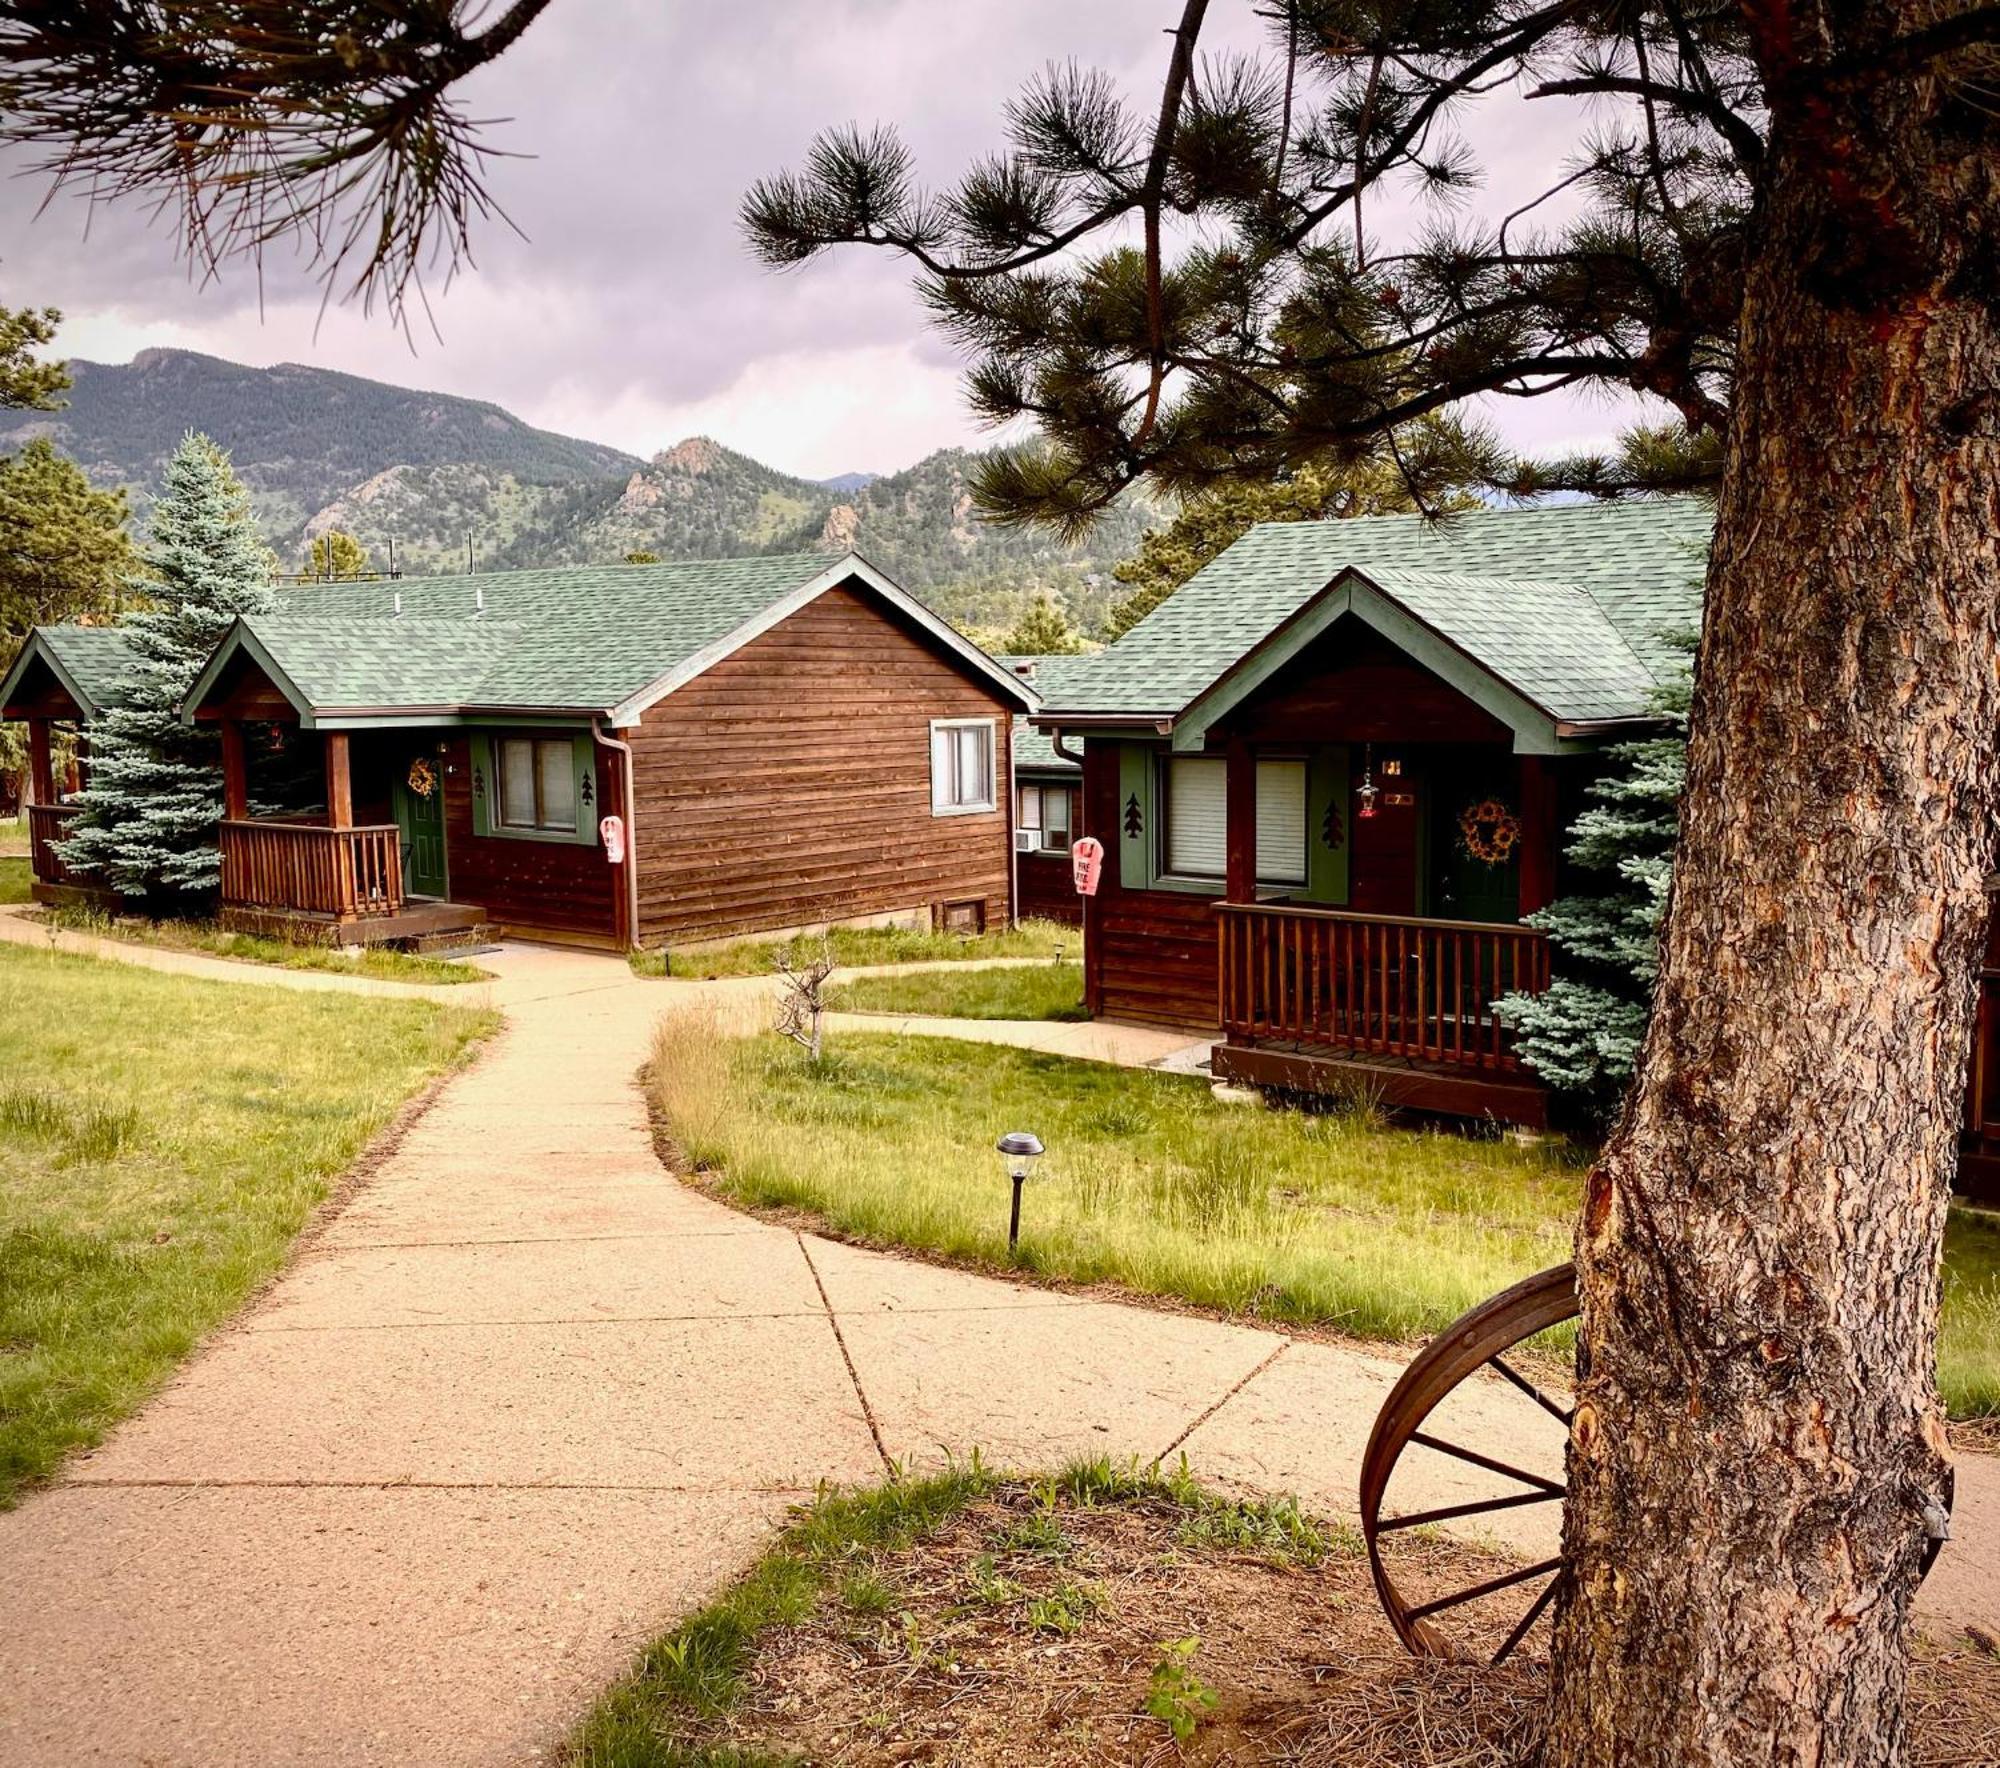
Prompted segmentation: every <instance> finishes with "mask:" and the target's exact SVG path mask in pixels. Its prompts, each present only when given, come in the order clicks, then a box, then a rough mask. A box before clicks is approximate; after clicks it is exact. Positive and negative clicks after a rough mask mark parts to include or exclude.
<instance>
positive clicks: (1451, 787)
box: [1427, 751, 1521, 922]
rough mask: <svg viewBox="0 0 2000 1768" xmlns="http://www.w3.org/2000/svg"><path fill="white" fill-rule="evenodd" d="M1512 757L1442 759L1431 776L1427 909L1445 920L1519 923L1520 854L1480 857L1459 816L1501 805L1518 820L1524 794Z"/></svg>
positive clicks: (1477, 755) (1471, 755)
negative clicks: (1475, 808)
mask: <svg viewBox="0 0 2000 1768" xmlns="http://www.w3.org/2000/svg"><path fill="white" fill-rule="evenodd" d="M1515 771H1516V770H1515V768H1514V766H1513V757H1512V756H1503V757H1498V758H1496V757H1494V756H1492V755H1490V754H1487V753H1485V752H1482V751H1472V752H1470V753H1467V752H1463V751H1460V752H1453V753H1450V754H1447V755H1444V756H1441V757H1439V758H1438V761H1437V762H1436V763H1434V765H1433V766H1432V769H1431V774H1430V781H1429V785H1430V807H1429V808H1430V817H1429V836H1430V843H1429V845H1430V853H1431V866H1430V902H1429V905H1428V909H1427V912H1428V913H1429V914H1431V915H1433V916H1435V917H1437V918H1438V919H1439V920H1444V921H1500V922H1507V921H1518V920H1519V919H1520V918H1521V856H1520V854H1519V852H1518V851H1515V852H1513V853H1510V854H1509V856H1508V857H1507V859H1506V860H1505V861H1504V862H1503V863H1501V864H1497V865H1496V864H1494V863H1492V862H1491V861H1489V860H1484V859H1480V858H1479V857H1477V856H1476V855H1475V854H1473V853H1472V852H1470V851H1469V850H1468V848H1467V846H1466V841H1465V835H1464V832H1463V830H1462V828H1461V826H1460V822H1459V819H1460V817H1461V816H1462V815H1463V814H1464V813H1465V812H1466V811H1468V810H1469V809H1470V808H1471V807H1473V806H1475V805H1479V804H1482V803H1485V802H1489V801H1490V802H1493V803H1497V804H1498V805H1499V806H1501V807H1502V808H1503V809H1505V810H1507V811H1508V812H1510V813H1512V814H1513V815H1514V816H1515V817H1516V818H1518V817H1519V815H1520V812H1521V793H1520V788H1519V786H1518V784H1517V781H1516V778H1515Z"/></svg>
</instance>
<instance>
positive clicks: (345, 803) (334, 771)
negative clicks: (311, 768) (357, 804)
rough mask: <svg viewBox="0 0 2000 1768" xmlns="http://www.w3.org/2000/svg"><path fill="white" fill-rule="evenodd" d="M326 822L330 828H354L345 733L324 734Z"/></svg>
mask: <svg viewBox="0 0 2000 1768" xmlns="http://www.w3.org/2000/svg"><path fill="white" fill-rule="evenodd" d="M326 820H327V823H328V825H329V826H330V827H332V828H336V829H351V828H353V827H354V776H353V774H352V773H351V772H350V771H349V769H348V756H347V733H346V732H345V731H328V732H327V733H326Z"/></svg>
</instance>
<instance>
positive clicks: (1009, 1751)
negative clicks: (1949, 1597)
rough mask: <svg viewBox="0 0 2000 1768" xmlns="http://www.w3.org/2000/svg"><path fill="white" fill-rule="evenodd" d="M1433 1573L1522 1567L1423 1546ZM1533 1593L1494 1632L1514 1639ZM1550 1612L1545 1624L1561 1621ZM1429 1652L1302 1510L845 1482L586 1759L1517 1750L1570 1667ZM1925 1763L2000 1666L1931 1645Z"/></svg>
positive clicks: (977, 1480) (637, 1682)
mask: <svg viewBox="0 0 2000 1768" xmlns="http://www.w3.org/2000/svg"><path fill="white" fill-rule="evenodd" d="M1399 1559H1400V1564H1399V1568H1398V1576H1399V1577H1400V1578H1401V1579H1403V1580H1404V1582H1405V1583H1406V1584H1407V1585H1408V1586H1409V1587H1411V1588H1413V1589H1419V1590H1428V1589H1430V1588H1433V1587H1434V1588H1436V1589H1438V1590H1443V1589H1446V1588H1463V1587H1464V1586H1466V1585H1467V1584H1470V1583H1472V1582H1475V1581H1477V1580H1478V1579H1480V1578H1482V1577H1488V1576H1492V1575H1494V1574H1495V1573H1496V1572H1497V1571H1499V1570H1502V1569H1505V1568H1506V1566H1507V1562H1506V1561H1504V1560H1501V1559H1498V1558H1496V1557H1495V1556H1493V1555H1490V1554H1485V1553H1481V1552H1478V1551H1475V1550H1473V1549H1470V1548H1466V1547H1462V1546H1458V1545H1456V1544H1451V1543H1446V1542H1443V1541H1441V1540H1428V1541H1422V1540H1411V1541H1407V1542H1405V1543H1404V1544H1402V1547H1401V1551H1400V1553H1399ZM1507 1600H1508V1599H1507V1598H1504V1597H1503V1598H1501V1599H1499V1600H1498V1602H1497V1604H1496V1606H1497V1608H1498V1609H1499V1611H1500V1612H1498V1613H1496V1614H1495V1615H1494V1616H1492V1617H1491V1618H1490V1620H1488V1621H1486V1622H1485V1623H1484V1627H1483V1631H1480V1629H1478V1628H1475V1629H1470V1631H1475V1632H1479V1635H1480V1636H1481V1637H1483V1638H1484V1639H1485V1641H1486V1642H1487V1643H1488V1644H1489V1645H1490V1644H1493V1643H1497V1641H1498V1639H1499V1638H1500V1637H1501V1636H1502V1634H1503V1632H1504V1630H1505V1628H1506V1627H1507V1626H1508V1625H1510V1624H1511V1621H1512V1620H1513V1618H1514V1615H1513V1612H1512V1611H1511V1610H1509V1609H1508V1608H1507ZM1544 1626H1545V1623H1544ZM1545 1643H1546V1635H1545V1632H1544V1631H1543V1630H1542V1628H1538V1630H1537V1632H1536V1633H1534V1634H1531V1635H1530V1639H1529V1652H1530V1654H1531V1656H1530V1661H1527V1662H1524V1663H1522V1664H1520V1665H1518V1666H1509V1667H1507V1668H1504V1669H1502V1670H1499V1671H1493V1670H1488V1669H1485V1668H1475V1667H1471V1666H1467V1665H1458V1664H1446V1663H1434V1662H1419V1661H1413V1660H1411V1659H1410V1658H1408V1657H1406V1656H1405V1655H1403V1654H1402V1652H1401V1651H1400V1650H1398V1649H1397V1648H1396V1646H1395V1643H1394V1640H1393V1638H1392V1637H1391V1635H1390V1633H1389V1630H1388V1626H1387V1623H1386V1622H1385V1621H1384V1620H1383V1618H1382V1615H1381V1613H1380V1611H1379V1609H1378V1608H1377V1607H1376V1604H1375V1598H1374V1592H1373V1588H1372V1585H1371V1583H1370V1580H1369V1573H1368V1563H1367V1560H1366V1558H1365V1556H1364V1555H1363V1553H1362V1550H1361V1546H1360V1542H1359V1540H1358V1539H1357V1538H1356V1537H1355V1536H1354V1535H1353V1533H1352V1532H1351V1531H1349V1530H1347V1529H1345V1528H1343V1527H1341V1526H1339V1525H1335V1524H1327V1523H1322V1522H1318V1521H1315V1520H1314V1519H1313V1518H1311V1517H1309V1516H1306V1515H1304V1514H1302V1513H1301V1512H1300V1511H1298V1510H1297V1509H1296V1507H1294V1506H1292V1505H1290V1504H1288V1503H1263V1504H1242V1503H1235V1502H1232V1501H1229V1500H1226V1499H1222V1498H1219V1497H1217V1496H1215V1495H1214V1494H1212V1493H1209V1492H1206V1491H1203V1490H1202V1489H1201V1488H1199V1487H1198V1486H1196V1485H1194V1484H1193V1483H1192V1482H1191V1481H1188V1480H1187V1479H1185V1478H1184V1477H1169V1478H1164V1479H1162V1478H1157V1477H1146V1476H1143V1475H1139V1474H1137V1473H1133V1472H1130V1471H1120V1470H1118V1469H1115V1468H1112V1467H1109V1466H1107V1465H1105V1464H1103V1463H1096V1464H1090V1465H1085V1466H1081V1467H1077V1468H1073V1469H1071V1470H1070V1471H1069V1472H1067V1473H1065V1474H1063V1475H1060V1476H1058V1477H1055V1478H1052V1479H1045V1480H1032V1481H1023V1480H1014V1481H996V1480H993V1479H991V1478H989V1477H987V1476H985V1475H984V1474H983V1473H982V1472H981V1471H980V1470H978V1469H977V1468H974V1469H970V1470H963V1469H962V1470H958V1471H955V1472H953V1473H950V1474H947V1475H945V1476H943V1477H942V1478H941V1479H938V1480H931V1481H915V1482H898V1483H892V1484H890V1485H889V1486H886V1487H883V1488H881V1489H880V1490H879V1491H876V1492H871V1493H855V1494H839V1495H834V1496H830V1497H828V1498H825V1499H822V1500H821V1502H820V1503H819V1504H817V1505H815V1506H813V1507H811V1508H809V1509H807V1510H805V1511H803V1512H801V1513H800V1515H799V1517H798V1520H797V1521H796V1522H795V1523H794V1525H793V1527H792V1528H791V1529H790V1530H789V1531H788V1532H787V1534H786V1535H785V1537H784V1538H783V1539H782V1540H781V1541H780V1543H779V1545H778V1546H777V1547H776V1549H774V1550H773V1552H772V1553H771V1554H770V1555H768V1556H767V1557H766V1558H765V1559H764V1560H763V1561H762V1562H760V1563H759V1564H758V1566H757V1567H756V1568H755V1569H753V1570H752V1572H751V1573H750V1574H749V1575H748V1576H747V1577H746V1578H745V1579H743V1580H742V1581H741V1582H740V1583H739V1584H738V1585H736V1586H735V1587H734V1588H733V1589H731V1590H730V1591H728V1592H726V1593H725V1594H724V1595H723V1597H722V1598H721V1599H720V1600H719V1601H718V1602H716V1603H715V1604H713V1605H712V1606H711V1607H710V1608H708V1609H705V1610H703V1611H702V1612H701V1613H700V1614H697V1615H695V1616H693V1617H692V1618H691V1619H689V1620H688V1621H687V1622H685V1623H683V1624H682V1625H681V1626H680V1627H679V1628H677V1629H676V1630H675V1631H674V1632H673V1633H672V1634H670V1635H669V1636H668V1637H667V1638H666V1639H663V1640H661V1641H660V1642H658V1643H657V1644H656V1645H654V1646H653V1647H652V1648H651V1649H650V1650H649V1651H648V1652H647V1653H646V1654H645V1656H644V1658H643V1659H642V1661H641V1663H640V1665H639V1667H638V1669H637V1671H636V1672H635V1673H634V1675H633V1676H632V1678H631V1679H630V1680H628V1681H627V1682H626V1683H625V1684H623V1685H622V1686H621V1687H619V1688H618V1689H617V1690H615V1691H614V1692H613V1693H612V1694H611V1695H610V1696H608V1697H607V1698H606V1700H605V1701H604V1702H603V1703H602V1704H601V1705H600V1707H599V1709H598V1710H597V1712H596V1713H594V1714H593V1715H592V1717H591V1718H590V1720H589V1721H587V1722H586V1724H585V1725H584V1726H583V1727H582V1728H581V1729H580V1731H579V1732H578V1734H577V1736H576V1738H575V1739H574V1740H573V1741H572V1744H571V1748H570V1752H569V1755H568V1763H569V1768H767V1765H768V1768H775V1765H778V1764H801V1765H802V1764H812V1765H813V1768H890V1765H892V1764H906V1763H913V1762H929V1763H938V1764H950V1765H951V1768H1096V1765H1102V1768H1113V1765H1117V1768H1128V1765H1129V1768H1138V1765H1141V1764H1144V1765H1148V1768H1151V1765H1154V1764H1164V1763H1172V1762H1190V1763H1202V1764H1224V1763H1228V1764H1238V1765H1244V1768H1247V1765H1250V1764H1271V1765H1273V1768H1280V1765H1282V1768H1501V1765H1502V1764H1514V1763H1518V1762H1519V1761H1521V1760H1522V1758H1523V1756H1524V1754H1526V1753H1527V1752H1529V1751H1530V1750H1531V1749H1532V1747H1533V1744H1534V1742H1535V1739H1536V1736H1537V1734H1538V1731H1539V1726H1540V1703H1541V1695H1542V1689H1543V1675H1544V1672H1543V1670H1542V1668H1541V1666H1540V1665H1539V1664H1538V1663H1535V1662H1534V1661H1532V1654H1533V1653H1534V1652H1535V1651H1537V1650H1539V1649H1541V1648H1543V1647H1544V1646H1545ZM1915 1700H1916V1705H1917V1709H1918V1715H1919V1722H1918V1723H1917V1725H1916V1726H1915V1727H1914V1730H1915V1731H1916V1734H1917V1737H1918V1748H1917V1753H1916V1756H1915V1761H1916V1762H1917V1763H1918V1764H1920V1768H1971V1764H1973V1763H1975V1762H1982V1761H1990V1752H1989V1754H1988V1755H1987V1756H1981V1755H1979V1754H1977V1753H1976V1752H1977V1751H1978V1750H1979V1749H1980V1747H1981V1743H1982V1740H1990V1738H1991V1737H1992V1736H1993V1735H1994V1731H1993V1729H1992V1728H1993V1727H1994V1726H1995V1725H1996V1724H2000V1664H1995V1663H1994V1662H1993V1661H1992V1660H1990V1659H1984V1658H1978V1657H1975V1656H1972V1655H1970V1654H1963V1653H1960V1654H1938V1653H1935V1652H1927V1653H1926V1654H1925V1656H1924V1657H1923V1659H1922V1660H1921V1661H1920V1663H1919V1665H1918V1669H1917V1674H1916V1689H1915Z"/></svg>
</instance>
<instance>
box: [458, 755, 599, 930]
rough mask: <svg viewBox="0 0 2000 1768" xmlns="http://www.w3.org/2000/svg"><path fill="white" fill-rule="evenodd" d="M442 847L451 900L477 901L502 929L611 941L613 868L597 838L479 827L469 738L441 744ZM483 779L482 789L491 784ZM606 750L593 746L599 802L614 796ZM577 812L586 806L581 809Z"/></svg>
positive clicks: (597, 799)
mask: <svg viewBox="0 0 2000 1768" xmlns="http://www.w3.org/2000/svg"><path fill="white" fill-rule="evenodd" d="M444 760H445V768H444V851H445V868H446V880H447V882H446V889H447V891H448V892H449V894H450V897H451V899H452V901H454V902H463V903H477V904H478V905H479V906H480V907H481V908H483V909H484V910H485V911H486V918H487V919H488V920H489V921H490V922H491V923H492V924H493V926H494V927H495V928H496V930H498V931H500V932H502V933H511V934H519V935H522V936H524V937H526V938H530V939H535V938H543V939H549V938H553V939H556V940H559V941H561V942H563V943H566V944H579V945H602V946H613V947H615V946H617V945H618V944H619V943H620V942H619V938H618V896H617V892H618V888H619V883H618V880H619V871H618V868H617V867H615V866H612V865H609V864H607V863H606V861H605V858H604V849H603V848H602V847H601V846H599V845H597V844H596V843H595V842H593V843H591V844H590V845H589V846H585V845H583V844H582V843H580V842H576V841H535V840H529V839H526V838H523V837H520V836H513V835H497V836H496V835H481V834H478V833H477V832H476V830H475V825H474V822H473V816H472V769H473V759H472V740H471V738H470V737H469V736H467V735H464V734H454V735H453V736H452V737H451V738H450V740H449V741H448V742H447V743H446V745H445V754H444ZM492 789H493V788H492V782H490V781H489V782H488V790H492ZM617 792H618V787H617V782H616V781H615V780H614V779H613V778H612V777H611V772H610V768H609V765H608V759H607V756H606V754H605V752H604V751H602V750H599V751H598V753H597V798H596V801H597V803H598V804H599V805H612V804H615V803H616V802H617ZM583 814H589V813H588V812H585V813H583Z"/></svg>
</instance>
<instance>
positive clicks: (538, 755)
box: [494, 737, 576, 835]
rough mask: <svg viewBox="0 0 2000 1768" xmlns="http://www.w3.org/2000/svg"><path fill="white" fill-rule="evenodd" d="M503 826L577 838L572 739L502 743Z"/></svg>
mask: <svg viewBox="0 0 2000 1768" xmlns="http://www.w3.org/2000/svg"><path fill="white" fill-rule="evenodd" d="M494 750H495V752H496V754H497V755H498V756H499V765H500V826H501V827H502V828H504V829H546V830H548V831H550V832H551V833H553V834H564V835H573V834H575V833H576V750H575V746H574V745H573V744H572V743H571V741H570V739H569V738H568V737H503V738H501V740H500V741H499V742H498V743H496V744H495V745H494Z"/></svg>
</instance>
